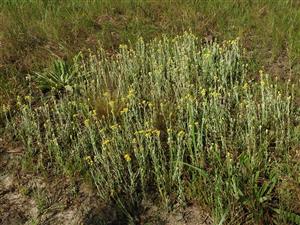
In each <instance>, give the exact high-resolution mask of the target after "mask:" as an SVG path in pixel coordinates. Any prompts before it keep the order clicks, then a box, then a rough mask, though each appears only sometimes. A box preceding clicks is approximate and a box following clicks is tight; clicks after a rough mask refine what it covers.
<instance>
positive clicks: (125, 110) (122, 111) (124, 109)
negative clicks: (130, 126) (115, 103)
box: [121, 107, 129, 114]
mask: <svg viewBox="0 0 300 225" xmlns="http://www.w3.org/2000/svg"><path fill="white" fill-rule="evenodd" d="M128 111H129V109H128V108H127V107H125V108H123V109H122V110H121V114H125V113H127V112H128Z"/></svg>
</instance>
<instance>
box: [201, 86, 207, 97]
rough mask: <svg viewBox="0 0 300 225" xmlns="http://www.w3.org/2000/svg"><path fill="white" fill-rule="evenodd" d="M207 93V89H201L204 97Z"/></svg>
mask: <svg viewBox="0 0 300 225" xmlns="http://www.w3.org/2000/svg"><path fill="white" fill-rule="evenodd" d="M205 93H206V90H205V89H204V88H203V89H202V90H201V95H202V97H204V96H205Z"/></svg>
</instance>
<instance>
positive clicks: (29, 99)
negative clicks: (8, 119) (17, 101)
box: [24, 95, 32, 102]
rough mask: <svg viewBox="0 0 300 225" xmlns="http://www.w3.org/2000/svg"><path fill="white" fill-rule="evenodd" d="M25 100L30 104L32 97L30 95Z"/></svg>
mask: <svg viewBox="0 0 300 225" xmlns="http://www.w3.org/2000/svg"><path fill="white" fill-rule="evenodd" d="M24 98H25V100H26V101H28V102H30V101H31V99H32V98H31V96H29V95H26V96H25V97H24Z"/></svg>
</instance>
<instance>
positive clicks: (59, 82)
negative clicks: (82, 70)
mask: <svg viewBox="0 0 300 225" xmlns="http://www.w3.org/2000/svg"><path fill="white" fill-rule="evenodd" d="M80 57H81V54H78V55H77V56H75V57H74V58H73V62H72V63H68V62H65V61H64V60H62V59H58V60H56V61H54V63H53V67H52V68H50V71H45V72H43V73H35V76H36V77H35V80H36V83H37V85H38V86H39V88H40V89H41V90H43V91H50V90H52V91H54V92H63V91H69V92H73V88H74V85H76V83H78V79H80V77H79V74H78V69H79V68H78V65H79V64H78V61H79V58H80Z"/></svg>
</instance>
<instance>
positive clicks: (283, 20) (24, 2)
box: [0, 0, 300, 104]
mask: <svg viewBox="0 0 300 225" xmlns="http://www.w3.org/2000/svg"><path fill="white" fill-rule="evenodd" d="M299 21H300V7H299V3H298V1H297V0H286V1H277V0H264V1H241V0H232V1H225V2H224V1H222V0H213V1H206V0H202V1H201V0H185V1H182V0H171V1H158V0H152V1H130V0H122V1H115V0H90V1H81V0H77V1H71V0H68V1H59V0H56V1H47V0H45V1H38V0H30V1H28V0H18V1H10V0H9V1H1V3H0V46H1V48H0V76H2V77H3V78H1V79H2V80H3V82H1V83H0V95H1V97H2V98H1V100H0V101H1V102H0V103H1V104H13V103H12V102H14V101H11V99H12V98H14V97H15V95H16V91H17V92H18V93H17V94H19V95H23V96H24V95H26V92H27V90H28V89H27V88H26V86H24V85H23V84H24V78H25V76H26V75H27V73H33V72H35V71H41V70H42V69H44V68H46V67H49V66H50V65H51V63H52V62H53V60H56V59H57V58H64V59H71V58H73V56H74V55H76V54H77V53H78V52H79V51H82V52H83V53H87V52H89V49H90V50H92V51H94V50H95V49H97V46H102V47H104V48H105V49H106V50H108V51H109V52H111V53H113V52H114V51H115V50H116V49H117V48H118V46H119V44H123V43H134V42H135V41H136V40H137V39H138V37H140V36H142V37H143V38H144V39H145V40H146V41H148V40H151V39H153V38H154V37H157V36H161V35H162V34H166V33H167V34H168V35H170V36H174V35H177V34H178V33H182V32H184V31H186V30H189V29H191V30H192V31H193V32H194V33H195V34H196V35H197V36H199V37H201V38H202V39H205V38H206V39H208V40H210V39H218V40H219V41H222V40H228V39H235V38H236V37H240V39H241V42H242V45H243V47H245V48H246V49H247V53H248V56H247V57H248V58H249V59H251V63H250V67H251V68H253V71H257V70H258V69H260V68H261V67H262V66H264V67H265V70H266V71H267V72H269V73H270V74H272V76H279V77H280V78H282V79H286V78H292V79H293V80H294V82H298V80H299V72H300V68H299V63H297V62H298V61H299V59H300V58H299V55H300V54H299V49H300V41H299V40H300V24H299V23H300V22H299ZM7 86H9V87H11V88H10V89H14V90H15V91H12V92H11V93H6V89H7ZM298 94H299V93H298Z"/></svg>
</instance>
